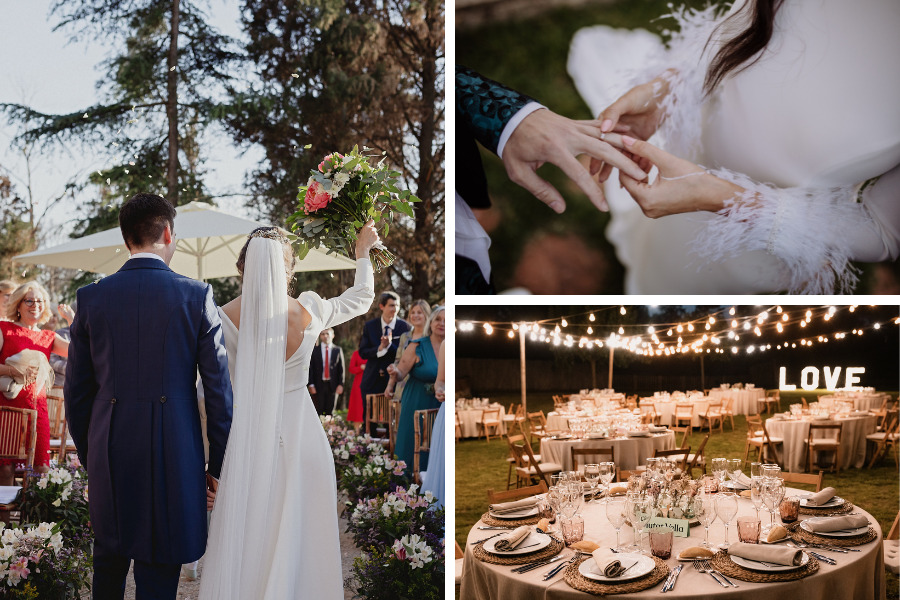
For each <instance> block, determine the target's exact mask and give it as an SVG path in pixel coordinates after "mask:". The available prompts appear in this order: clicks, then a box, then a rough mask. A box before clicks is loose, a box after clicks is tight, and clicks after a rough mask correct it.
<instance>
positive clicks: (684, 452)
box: [653, 446, 691, 471]
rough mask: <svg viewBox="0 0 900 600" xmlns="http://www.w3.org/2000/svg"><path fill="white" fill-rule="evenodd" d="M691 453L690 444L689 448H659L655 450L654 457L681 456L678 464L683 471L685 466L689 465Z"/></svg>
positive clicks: (677, 461)
mask: <svg viewBox="0 0 900 600" xmlns="http://www.w3.org/2000/svg"><path fill="white" fill-rule="evenodd" d="M690 454H691V447H690V446H688V447H687V448H675V449H673V450H659V449H657V450H654V451H653V457H654V458H660V457H665V458H669V457H676V458H677V457H679V456H680V457H681V459H680V460H676V464H677V465H678V468H679V469H681V470H682V471H684V470H685V466H686V465H687V460H688V456H690Z"/></svg>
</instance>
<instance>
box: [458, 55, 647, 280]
mask: <svg viewBox="0 0 900 600" xmlns="http://www.w3.org/2000/svg"><path fill="white" fill-rule="evenodd" d="M611 130H612V121H608V120H604V121H603V122H602V123H601V122H599V121H573V120H571V119H568V118H566V117H563V116H561V115H558V114H556V113H554V112H553V111H551V110H548V109H547V108H546V107H544V106H542V105H541V104H539V103H538V102H537V101H535V100H533V99H532V98H529V97H528V96H525V95H524V94H520V93H519V92H517V91H515V90H511V89H509V88H507V87H505V86H504V85H502V84H500V83H498V82H496V81H493V80H491V79H488V78H487V77H484V76H483V75H481V74H479V73H476V72H475V71H473V70H472V69H468V68H466V67H463V66H461V65H457V66H456V165H457V168H456V173H457V179H456V181H455V182H454V186H455V188H456V293H457V294H491V293H494V288H493V284H492V283H491V264H490V259H489V257H488V248H489V247H490V245H491V240H490V238H489V237H488V235H487V233H485V231H484V229H482V227H481V225H480V224H479V223H478V221H477V219H476V218H475V215H474V213H473V212H472V209H476V210H477V209H485V208H489V207H490V205H491V201H490V198H489V197H488V188H487V179H486V178H485V176H484V168H483V165H482V162H481V155H480V154H479V152H478V146H477V144H476V142H478V143H480V144H481V145H482V146H483V147H484V148H486V149H487V150H489V151H490V152H493V153H494V154H496V155H497V156H499V157H500V158H501V160H503V164H504V166H505V167H506V173H507V175H509V178H510V180H511V181H513V182H514V183H517V184H518V185H520V186H522V187H524V188H525V189H527V190H528V191H529V192H531V193H532V194H534V196H535V197H536V198H537V199H538V200H540V201H541V202H543V203H545V204H547V205H548V206H549V207H550V208H552V209H553V210H554V211H555V212H557V213H561V212H563V211H564V210H565V209H566V203H565V200H563V197H562V195H561V194H560V193H559V191H558V190H557V189H556V188H554V187H553V186H552V185H550V183H548V182H547V181H546V180H544V179H542V178H541V177H539V176H538V174H537V169H538V167H540V166H541V165H543V164H544V163H548V162H549V163H553V164H554V165H556V166H558V167H559V168H560V169H562V170H563V172H565V174H566V175H568V176H569V177H570V178H571V179H572V181H574V182H575V183H576V184H577V185H578V186H579V187H580V188H581V189H582V190H583V191H584V193H585V194H586V195H587V196H588V198H590V200H591V202H592V203H593V204H594V206H596V207H597V208H598V209H600V210H603V211H606V210H608V207H607V205H606V199H605V198H604V196H603V188H601V187H600V185H599V184H598V182H597V181H595V180H594V179H593V178H592V175H594V174H596V172H597V171H599V172H600V174H601V177H603V178H605V177H606V176H608V175H609V173H608V169H603V170H601V169H600V167H599V165H600V164H601V162H603V163H606V164H608V165H610V166H614V167H618V168H620V169H622V170H624V171H625V172H626V173H628V174H629V175H631V176H632V177H634V178H635V179H637V180H638V181H642V180H644V179H645V178H646V174H645V173H644V172H643V171H642V170H641V168H640V167H639V166H638V165H637V164H635V163H634V162H633V161H632V160H631V159H630V158H628V157H627V156H625V155H624V154H622V153H621V152H619V150H617V149H616V148H615V147H614V146H612V145H611V144H610V143H608V141H611V140H612V139H613V138H618V135H617V134H612V135H610V140H606V139H605V138H606V135H607V133H611ZM620 147H621V146H620ZM580 154H588V155H590V156H591V157H592V158H594V159H597V160H598V161H601V162H598V163H597V165H598V166H597V171H595V172H593V173H589V172H588V169H586V168H584V166H582V165H581V163H579V162H578V160H577V159H576V156H578V155H580ZM592 168H593V163H592Z"/></svg>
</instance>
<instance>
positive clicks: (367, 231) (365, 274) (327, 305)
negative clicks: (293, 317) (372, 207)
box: [299, 221, 379, 327]
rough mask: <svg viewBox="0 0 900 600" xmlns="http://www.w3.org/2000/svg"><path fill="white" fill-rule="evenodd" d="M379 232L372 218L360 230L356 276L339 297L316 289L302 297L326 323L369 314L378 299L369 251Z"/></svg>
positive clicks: (337, 323) (357, 244) (303, 301)
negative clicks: (350, 285) (349, 286)
mask: <svg viewBox="0 0 900 600" xmlns="http://www.w3.org/2000/svg"><path fill="white" fill-rule="evenodd" d="M378 240H379V238H378V232H377V231H376V230H375V226H374V223H373V222H372V221H369V222H368V223H366V224H365V225H364V226H363V228H362V229H360V231H359V237H358V239H357V242H356V278H355V280H354V281H353V287H351V288H349V289H347V290H346V291H345V292H344V293H343V294H341V295H340V296H338V297H337V298H329V299H328V300H325V299H323V298H322V297H321V296H319V295H318V294H316V293H315V292H303V293H302V294H300V298H299V300H300V301H301V302H302V303H303V305H304V306H305V307H306V308H307V310H310V311H316V312H317V313H318V315H317V316H318V317H319V318H320V319H321V320H322V323H323V327H333V326H334V325H339V324H341V323H344V322H345V321H349V320H350V319H352V318H354V317H358V316H361V315H364V314H366V312H367V311H368V310H369V307H370V306H372V301H374V300H375V274H374V273H373V271H372V261H371V260H369V251H370V250H371V249H372V248H373V247H374V246H375V244H377V243H378Z"/></svg>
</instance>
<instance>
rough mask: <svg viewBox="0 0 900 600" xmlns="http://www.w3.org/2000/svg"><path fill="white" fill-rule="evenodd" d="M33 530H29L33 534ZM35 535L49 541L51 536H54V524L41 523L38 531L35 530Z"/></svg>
mask: <svg viewBox="0 0 900 600" xmlns="http://www.w3.org/2000/svg"><path fill="white" fill-rule="evenodd" d="M31 532H32V530H29V533H31ZM33 532H34V534H35V535H37V536H38V537H40V538H41V539H45V540H46V539H48V538H49V537H50V536H51V535H53V524H52V523H41V524H40V525H38V526H37V528H36V529H34V530H33Z"/></svg>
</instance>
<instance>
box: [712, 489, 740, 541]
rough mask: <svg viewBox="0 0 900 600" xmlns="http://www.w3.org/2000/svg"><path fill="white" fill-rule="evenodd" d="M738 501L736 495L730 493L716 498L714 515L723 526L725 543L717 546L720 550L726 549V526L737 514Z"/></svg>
mask: <svg viewBox="0 0 900 600" xmlns="http://www.w3.org/2000/svg"><path fill="white" fill-rule="evenodd" d="M737 511H738V501H737V494H735V493H732V492H724V493H721V494H719V495H718V497H717V498H716V515H717V516H718V517H719V519H721V521H722V522H723V523H724V524H725V543H724V544H722V545H721V546H719V548H720V549H722V550H727V549H728V546H729V544H728V525H729V523H731V520H732V519H733V518H734V516H735V515H736V514H737Z"/></svg>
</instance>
